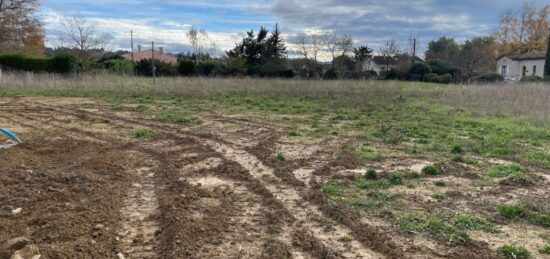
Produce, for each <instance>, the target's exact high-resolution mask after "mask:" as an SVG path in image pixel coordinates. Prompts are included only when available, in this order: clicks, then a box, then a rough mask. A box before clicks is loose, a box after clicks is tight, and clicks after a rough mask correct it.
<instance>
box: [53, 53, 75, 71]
mask: <svg viewBox="0 0 550 259" xmlns="http://www.w3.org/2000/svg"><path fill="white" fill-rule="evenodd" d="M52 67H53V72H55V73H59V74H76V72H78V68H79V62H78V59H76V58H75V57H74V56H72V55H70V54H59V55H57V56H55V57H54V58H53V59H52Z"/></svg>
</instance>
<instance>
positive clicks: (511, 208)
mask: <svg viewBox="0 0 550 259" xmlns="http://www.w3.org/2000/svg"><path fill="white" fill-rule="evenodd" d="M498 212H499V214H500V215H501V216H502V217H504V218H505V219H516V218H521V217H524V216H525V211H524V210H523V209H522V208H521V207H520V206H518V205H514V204H506V205H501V206H499V207H498Z"/></svg>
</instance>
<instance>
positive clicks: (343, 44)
mask: <svg viewBox="0 0 550 259" xmlns="http://www.w3.org/2000/svg"><path fill="white" fill-rule="evenodd" d="M338 50H340V53H342V56H346V55H347V54H348V53H349V52H352V51H353V38H352V37H351V36H350V35H344V36H343V37H342V38H340V40H338Z"/></svg>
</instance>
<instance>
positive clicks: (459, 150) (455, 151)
mask: <svg viewBox="0 0 550 259" xmlns="http://www.w3.org/2000/svg"><path fill="white" fill-rule="evenodd" d="M463 152H464V150H462V147H461V146H459V145H454V146H453V147H452V149H451V153H453V154H462V153H463Z"/></svg>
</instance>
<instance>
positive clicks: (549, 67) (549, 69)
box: [544, 35, 550, 77]
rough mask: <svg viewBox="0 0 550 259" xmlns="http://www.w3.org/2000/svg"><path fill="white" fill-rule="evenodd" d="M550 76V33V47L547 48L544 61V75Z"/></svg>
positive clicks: (549, 45)
mask: <svg viewBox="0 0 550 259" xmlns="http://www.w3.org/2000/svg"><path fill="white" fill-rule="evenodd" d="M547 76H548V77H550V35H549V36H548V48H547V50H546V62H545V63H544V77H547Z"/></svg>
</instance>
